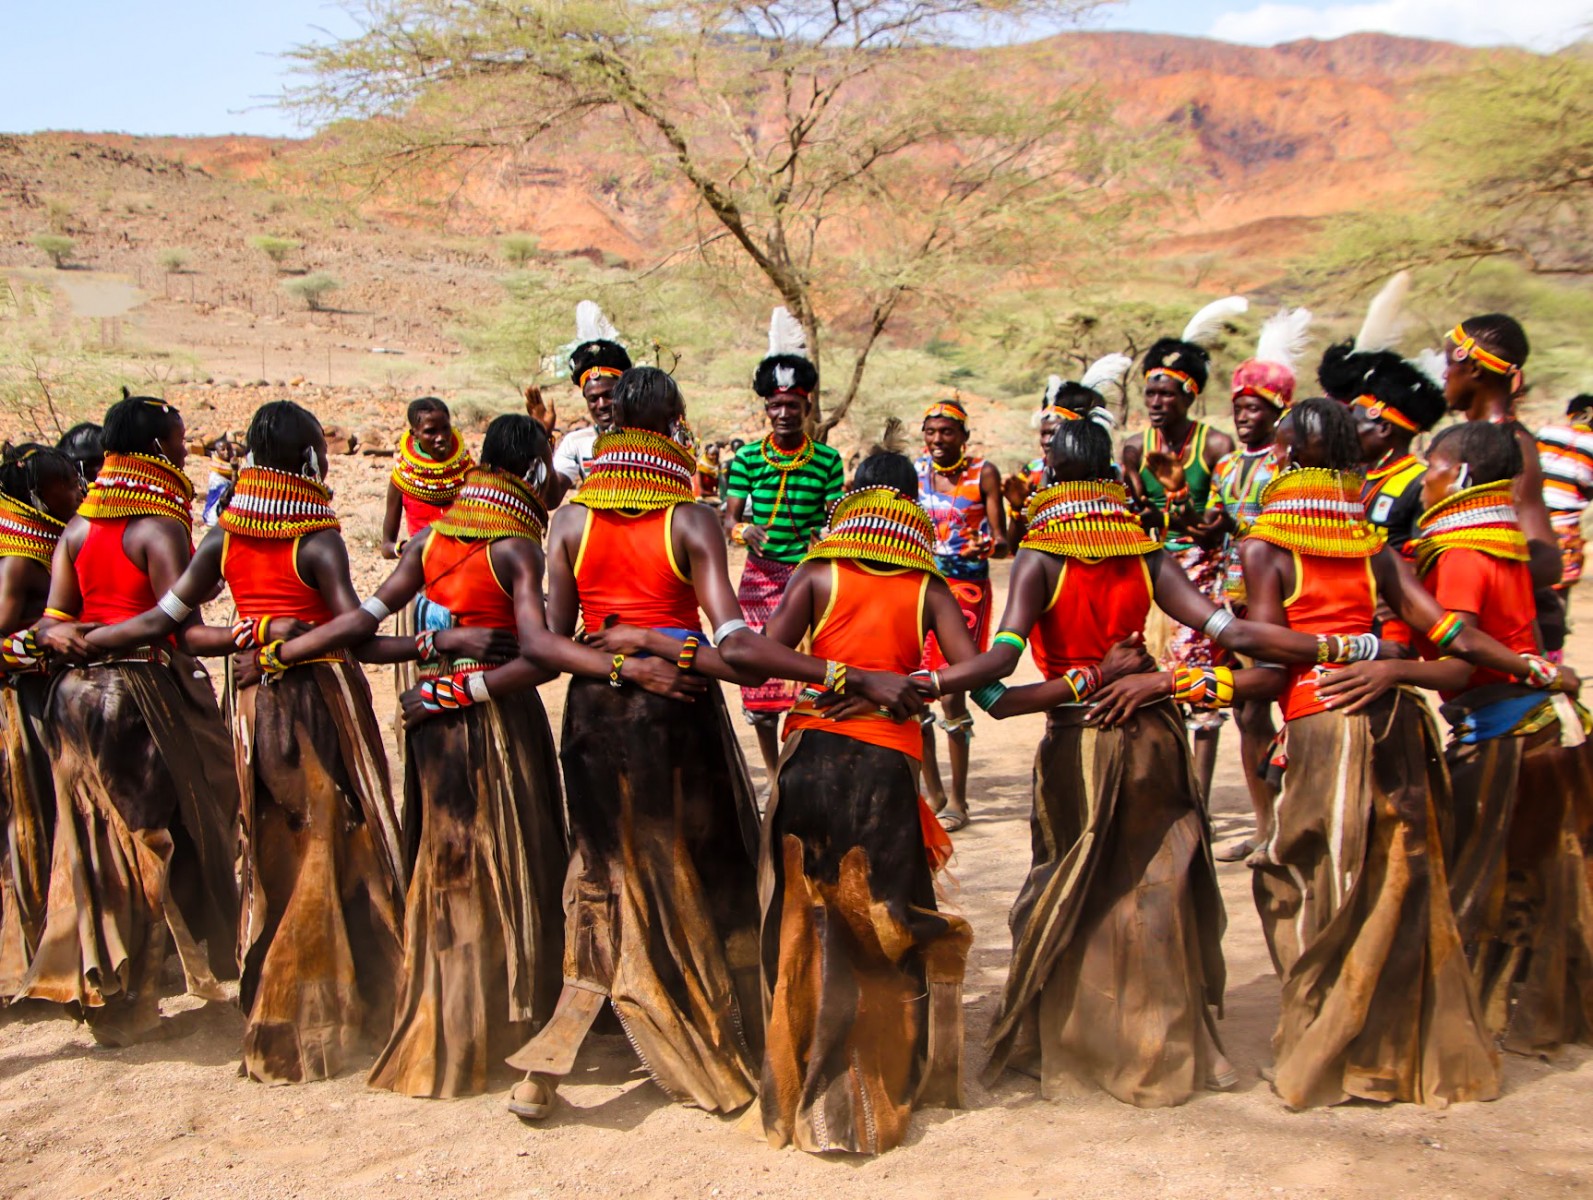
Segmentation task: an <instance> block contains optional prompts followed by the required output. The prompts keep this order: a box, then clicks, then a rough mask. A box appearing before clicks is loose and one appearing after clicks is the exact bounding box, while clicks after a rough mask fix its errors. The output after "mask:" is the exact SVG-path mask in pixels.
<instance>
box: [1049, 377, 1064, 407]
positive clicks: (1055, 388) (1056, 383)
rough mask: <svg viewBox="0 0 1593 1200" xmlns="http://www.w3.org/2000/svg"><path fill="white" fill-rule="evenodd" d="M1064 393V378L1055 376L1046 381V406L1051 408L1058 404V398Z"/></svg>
mask: <svg viewBox="0 0 1593 1200" xmlns="http://www.w3.org/2000/svg"><path fill="white" fill-rule="evenodd" d="M1061 392H1062V376H1060V375H1053V376H1051V377H1050V378H1049V379H1047V380H1046V381H1045V404H1046V407H1047V408H1049V407H1051V405H1053V404H1055V403H1056V398H1057V396H1058V395H1060V394H1061Z"/></svg>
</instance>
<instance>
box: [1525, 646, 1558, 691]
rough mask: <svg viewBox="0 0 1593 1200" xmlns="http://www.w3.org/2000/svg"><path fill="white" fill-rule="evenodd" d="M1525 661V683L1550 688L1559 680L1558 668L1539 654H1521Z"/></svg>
mask: <svg viewBox="0 0 1593 1200" xmlns="http://www.w3.org/2000/svg"><path fill="white" fill-rule="evenodd" d="M1521 657H1522V658H1524V659H1525V660H1526V663H1527V683H1528V684H1530V685H1531V686H1532V687H1535V688H1551V687H1553V686H1554V685H1555V684H1556V683H1558V682H1559V680H1560V668H1559V667H1558V666H1557V665H1556V664H1555V663H1552V662H1550V661H1549V660H1548V659H1546V658H1544V657H1543V656H1542V655H1541V654H1523V655H1522V656H1521Z"/></svg>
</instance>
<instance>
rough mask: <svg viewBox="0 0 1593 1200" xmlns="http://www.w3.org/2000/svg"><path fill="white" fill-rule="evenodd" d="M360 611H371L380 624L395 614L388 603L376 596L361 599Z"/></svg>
mask: <svg viewBox="0 0 1593 1200" xmlns="http://www.w3.org/2000/svg"><path fill="white" fill-rule="evenodd" d="M360 611H361V612H368V613H370V614H371V616H373V617H375V618H376V623H377V624H378V625H380V624H381V623H382V622H383V621H385V620H387V618H388V617H390V616H392V615H393V610H392V609H390V608H388V607H387V605H385V604H383V603H382V602H381V600H380V599H378V598H377V597H375V596H369V597H367V598H366V599H364V600H361V601H360Z"/></svg>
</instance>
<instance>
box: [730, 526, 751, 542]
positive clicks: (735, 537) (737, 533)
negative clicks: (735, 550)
mask: <svg viewBox="0 0 1593 1200" xmlns="http://www.w3.org/2000/svg"><path fill="white" fill-rule="evenodd" d="M747 524H748V522H746V521H737V522H736V523H735V524H734V525H732V526H731V527H730V540H731V541H732V542H734V543H735V544H736V545H738V546H745V545H746V544H747Z"/></svg>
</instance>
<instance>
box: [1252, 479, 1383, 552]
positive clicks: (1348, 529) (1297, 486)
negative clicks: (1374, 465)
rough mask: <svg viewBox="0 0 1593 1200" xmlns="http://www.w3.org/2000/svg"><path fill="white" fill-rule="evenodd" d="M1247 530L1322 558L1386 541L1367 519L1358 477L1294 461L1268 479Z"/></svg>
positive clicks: (1376, 548) (1373, 547)
mask: <svg viewBox="0 0 1593 1200" xmlns="http://www.w3.org/2000/svg"><path fill="white" fill-rule="evenodd" d="M1245 536H1247V537H1253V538H1260V539H1261V540H1262V541H1263V542H1271V543H1272V544H1273V545H1274V546H1281V547H1282V548H1283V549H1285V550H1295V551H1298V552H1299V553H1301V554H1314V555H1317V556H1319V557H1322V558H1370V557H1371V556H1372V555H1374V554H1376V553H1377V552H1378V551H1379V550H1381V549H1382V548H1383V543H1384V541H1385V538H1384V535H1383V533H1382V531H1381V530H1379V529H1378V528H1377V527H1376V526H1374V525H1372V524H1370V523H1369V522H1368V521H1367V519H1366V507H1365V506H1364V505H1363V504H1362V503H1361V477H1360V476H1359V475H1355V474H1352V473H1350V472H1347V471H1329V470H1326V469H1324V468H1321V467H1296V468H1294V469H1293V470H1289V471H1285V472H1283V474H1281V475H1279V476H1277V477H1276V478H1275V479H1273V481H1272V482H1271V483H1269V484H1267V486H1266V487H1265V488H1263V489H1262V492H1261V515H1260V516H1259V517H1257V518H1256V519H1255V523H1254V524H1252V525H1251V526H1250V529H1249V531H1248V532H1247V533H1246V535H1245Z"/></svg>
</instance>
